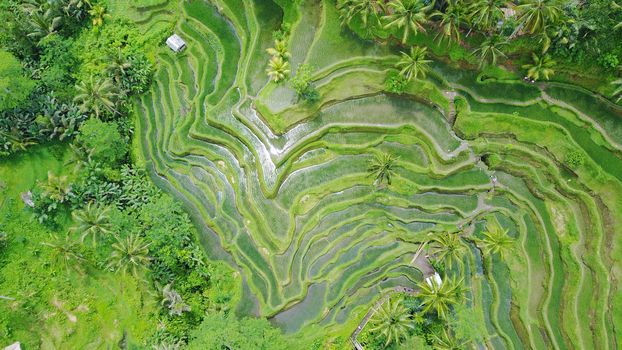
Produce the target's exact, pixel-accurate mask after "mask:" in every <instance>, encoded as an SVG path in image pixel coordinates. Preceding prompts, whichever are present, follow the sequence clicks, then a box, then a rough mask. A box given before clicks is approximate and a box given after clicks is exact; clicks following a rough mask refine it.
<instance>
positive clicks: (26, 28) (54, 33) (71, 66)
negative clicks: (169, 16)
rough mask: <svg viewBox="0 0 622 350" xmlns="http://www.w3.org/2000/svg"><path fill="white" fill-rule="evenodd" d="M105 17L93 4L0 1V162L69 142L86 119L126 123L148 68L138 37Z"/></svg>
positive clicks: (146, 82)
mask: <svg viewBox="0 0 622 350" xmlns="http://www.w3.org/2000/svg"><path fill="white" fill-rule="evenodd" d="M108 18H109V17H108V15H107V14H106V9H105V7H104V6H103V5H102V4H98V3H96V2H89V1H80V0H61V1H26V2H22V1H13V0H3V1H2V2H0V20H2V21H3V23H5V24H6V25H3V26H2V28H0V46H1V47H2V49H0V88H2V90H3V93H2V94H1V95H0V156H7V155H10V154H12V153H14V152H17V151H20V150H24V149H26V148H27V147H28V146H30V145H33V144H36V143H43V142H48V141H51V140H60V141H65V140H71V139H72V138H73V137H74V136H76V135H77V133H78V129H79V127H80V125H81V124H82V123H84V122H85V121H86V120H87V119H89V118H93V117H94V118H99V119H101V120H103V121H112V120H124V119H126V118H125V116H127V115H128V114H129V113H130V112H131V108H132V107H131V103H130V102H129V101H130V98H131V96H132V95H134V94H138V93H141V92H142V91H144V90H145V89H146V88H147V86H148V85H149V83H150V79H151V63H150V62H149V60H148V59H147V57H146V55H145V54H144V53H143V52H142V48H143V47H144V44H145V39H140V37H141V36H140V34H139V32H138V30H137V29H136V28H135V27H133V25H131V24H130V23H126V22H122V21H118V20H115V21H112V20H110V19H108ZM89 19H90V21H89ZM105 21H111V24H110V25H107V26H104V23H105ZM4 92H6V93H4ZM117 126H118V127H120V128H121V132H122V133H123V134H124V135H126V136H127V135H129V133H130V132H131V130H129V129H128V128H127V126H128V124H127V123H120V124H119V125H117ZM124 126H125V127H126V129H125V130H123V127H124Z"/></svg>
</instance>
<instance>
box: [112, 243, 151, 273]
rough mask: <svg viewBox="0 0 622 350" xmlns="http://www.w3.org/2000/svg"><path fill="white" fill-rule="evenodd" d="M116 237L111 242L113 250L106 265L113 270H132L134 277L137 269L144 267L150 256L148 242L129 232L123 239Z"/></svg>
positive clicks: (125, 271) (123, 271)
mask: <svg viewBox="0 0 622 350" xmlns="http://www.w3.org/2000/svg"><path fill="white" fill-rule="evenodd" d="M116 238H117V242H116V243H113V244H112V248H113V249H114V251H113V252H112V254H111V255H110V262H109V264H108V266H109V267H110V268H112V269H114V270H115V271H121V272H122V273H124V274H125V273H127V271H128V270H130V271H131V272H132V275H134V276H135V277H136V276H138V271H139V270H140V269H142V268H145V267H146V265H147V264H148V263H149V261H150V260H151V258H150V257H149V244H148V243H145V241H144V240H143V239H142V238H141V237H140V236H138V235H137V234H130V235H129V236H127V237H126V238H125V239H121V238H119V237H116Z"/></svg>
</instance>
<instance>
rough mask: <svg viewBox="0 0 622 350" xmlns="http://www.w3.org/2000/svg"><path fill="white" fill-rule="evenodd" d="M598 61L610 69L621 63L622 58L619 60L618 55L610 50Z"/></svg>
mask: <svg viewBox="0 0 622 350" xmlns="http://www.w3.org/2000/svg"><path fill="white" fill-rule="evenodd" d="M598 61H599V63H600V65H601V66H603V67H604V68H605V69H608V70H614V69H616V68H617V67H618V65H619V64H620V60H618V56H617V55H615V54H614V53H611V52H608V53H606V54H604V55H602V56H600V59H599V60H598Z"/></svg>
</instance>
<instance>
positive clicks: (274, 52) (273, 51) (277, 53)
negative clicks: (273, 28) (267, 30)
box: [266, 40, 291, 60]
mask: <svg viewBox="0 0 622 350" xmlns="http://www.w3.org/2000/svg"><path fill="white" fill-rule="evenodd" d="M266 51H267V52H268V53H269V54H270V55H271V56H272V57H281V58H282V59H283V60H287V59H288V58H289V56H291V55H290V53H289V52H287V44H286V43H285V40H275V41H274V47H271V48H268V49H266Z"/></svg>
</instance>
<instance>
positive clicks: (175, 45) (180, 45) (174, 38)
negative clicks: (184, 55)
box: [166, 34, 186, 52]
mask: <svg viewBox="0 0 622 350" xmlns="http://www.w3.org/2000/svg"><path fill="white" fill-rule="evenodd" d="M166 45H168V47H170V48H171V50H173V51H175V52H180V51H181V50H183V49H184V47H186V42H185V41H184V39H182V38H181V37H180V36H179V35H177V34H173V35H171V36H169V37H168V39H166Z"/></svg>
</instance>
